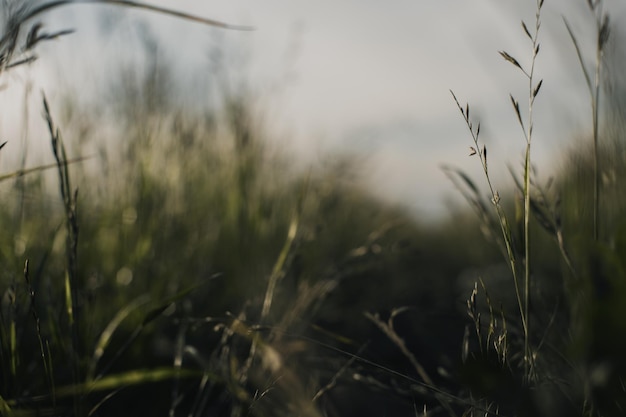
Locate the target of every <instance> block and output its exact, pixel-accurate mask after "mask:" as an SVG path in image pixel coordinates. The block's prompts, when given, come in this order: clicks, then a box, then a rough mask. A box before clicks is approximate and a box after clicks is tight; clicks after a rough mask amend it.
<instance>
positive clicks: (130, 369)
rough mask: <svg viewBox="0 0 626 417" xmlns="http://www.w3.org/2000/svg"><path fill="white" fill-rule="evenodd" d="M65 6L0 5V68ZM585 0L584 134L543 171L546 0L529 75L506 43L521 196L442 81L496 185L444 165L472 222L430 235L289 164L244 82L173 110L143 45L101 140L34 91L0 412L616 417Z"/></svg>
mask: <svg viewBox="0 0 626 417" xmlns="http://www.w3.org/2000/svg"><path fill="white" fill-rule="evenodd" d="M69 3H70V2H65V1H62V2H55V3H49V4H44V5H41V6H38V7H37V8H34V9H28V8H18V9H15V11H14V12H15V15H14V18H13V20H12V22H13V23H12V24H11V25H9V26H8V29H7V33H6V34H5V35H4V36H3V38H2V40H1V41H0V52H1V53H2V54H3V55H2V56H3V57H4V60H3V61H2V65H3V66H2V70H3V71H13V70H14V69H15V68H16V67H18V66H24V65H26V64H27V63H29V62H32V61H33V59H34V58H35V51H36V48H37V44H39V43H40V42H44V41H47V40H49V39H53V38H56V37H60V36H66V35H70V33H71V32H70V31H61V32H58V33H51V34H47V33H44V32H43V27H42V26H40V25H38V24H37V23H36V22H35V21H34V20H33V19H34V18H37V17H38V16H41V15H42V14H44V13H46V12H47V11H48V10H50V9H51V8H54V7H60V6H65V5H69ZM111 3H114V4H116V5H121V6H129V7H139V8H142V9H144V10H150V11H156V12H159V13H166V14H169V15H172V16H174V17H178V18H181V17H182V18H187V19H191V20H194V21H196V22H199V23H204V24H210V25H217V26H218V27H221V28H223V29H228V28H234V27H232V26H229V25H225V24H221V23H217V22H214V21H212V20H207V19H203V18H199V17H196V16H189V15H186V14H184V13H178V12H174V11H171V10H168V9H161V8H155V7H153V6H150V5H144V4H138V3H131V2H111ZM601 3H602V2H600V1H590V2H589V3H588V6H589V10H590V11H591V13H592V15H593V17H594V19H595V22H596V24H597V29H598V30H597V33H596V35H597V42H596V44H597V51H596V63H595V78H594V79H593V80H592V79H591V77H590V75H589V74H590V72H589V70H588V69H587V68H586V67H585V66H584V62H586V61H585V57H584V53H583V50H582V49H581V48H580V47H579V43H578V39H577V37H576V35H575V33H574V31H573V30H572V28H571V27H570V25H569V24H568V23H565V25H566V30H568V31H569V33H570V36H571V39H572V53H573V54H577V56H578V58H579V60H580V62H581V65H582V68H583V75H584V77H585V82H586V83H587V86H588V87H589V91H590V99H591V108H592V116H591V126H592V129H591V133H590V139H589V145H588V146H587V145H577V146H573V147H572V150H571V151H570V153H569V154H568V155H567V158H568V159H564V161H565V163H564V168H563V169H562V171H561V172H557V174H556V177H555V178H554V179H553V180H551V181H548V182H547V183H546V184H547V185H543V183H541V182H540V179H539V178H538V177H537V176H536V174H535V170H534V168H533V159H532V153H531V149H532V148H531V145H532V143H533V125H534V123H533V108H534V103H535V100H536V99H537V98H540V97H541V96H540V95H539V92H540V90H541V86H542V85H543V80H539V81H537V77H536V70H535V64H536V63H537V64H540V60H538V58H539V57H540V55H539V51H540V48H539V45H540V36H539V35H540V27H541V19H540V17H541V11H542V6H543V1H541V0H539V1H537V3H536V10H535V12H536V16H535V17H536V19H535V22H534V25H530V26H529V25H528V24H526V23H525V22H522V31H521V35H522V36H525V37H527V38H528V40H529V46H530V47H529V57H528V60H526V61H524V62H529V64H528V66H525V65H522V64H521V62H522V60H518V59H517V57H513V56H512V55H510V54H509V53H507V52H505V51H502V52H500V55H501V56H502V57H503V58H504V59H505V60H506V61H507V62H508V63H509V64H511V65H513V67H514V68H516V69H517V70H518V71H521V74H522V75H523V77H524V79H525V82H527V83H528V97H527V99H528V100H527V102H528V106H527V108H525V109H523V108H522V106H520V102H519V101H518V100H517V98H514V97H513V96H510V99H511V103H512V107H513V112H514V115H515V116H516V118H517V121H518V123H519V125H520V127H521V130H522V136H523V139H524V141H523V142H522V145H523V146H524V150H525V151H524V162H523V164H522V166H523V170H522V172H521V174H519V173H516V172H515V171H514V170H511V171H512V175H513V176H514V179H515V183H516V188H517V189H515V190H505V191H502V192H500V191H498V190H497V189H496V188H495V186H494V185H493V183H492V179H491V171H490V167H493V166H494V164H497V163H499V161H495V160H493V159H492V157H490V158H489V159H488V153H487V148H486V146H485V145H484V143H483V142H482V140H481V136H480V123H479V122H477V121H475V120H474V117H473V115H472V114H471V113H470V106H469V105H462V104H461V102H460V101H459V100H458V99H457V97H456V96H455V95H454V93H453V100H454V104H456V106H457V107H458V109H459V110H460V112H461V116H462V119H463V122H464V123H465V125H466V127H467V129H468V130H469V133H470V136H471V139H472V142H471V143H470V145H471V148H470V153H471V154H472V155H471V156H472V157H474V158H478V160H479V163H480V164H481V166H482V168H483V172H484V179H485V182H486V184H485V185H486V187H487V190H488V196H489V197H488V198H485V197H484V196H483V191H482V187H480V186H479V185H478V183H477V182H475V181H474V180H473V179H472V178H470V177H468V176H467V175H466V174H465V173H464V172H463V170H462V169H458V168H454V167H446V168H445V170H446V173H447V174H448V175H449V177H450V178H451V179H452V180H453V181H454V184H455V185H457V186H458V187H459V189H460V190H461V192H462V193H463V195H464V196H465V197H466V199H467V200H468V202H469V203H470V205H471V208H472V209H473V211H474V212H475V213H476V214H478V221H476V220H475V219H474V218H473V217H472V216H471V213H470V211H469V210H461V209H459V211H457V212H456V213H455V214H454V216H453V217H452V218H450V219H444V220H442V221H441V223H439V224H435V225H432V224H428V225H427V224H424V223H422V222H420V220H419V219H417V220H416V219H415V218H413V217H411V216H410V215H409V214H407V213H406V212H405V211H404V210H403V209H402V208H398V207H391V206H389V205H386V204H385V203H382V202H380V201H378V200H377V199H376V198H374V197H372V196H371V195H369V194H368V192H367V191H365V190H363V189H362V188H360V187H359V186H358V185H355V184H354V181H352V178H351V176H350V175H352V172H358V169H359V167H358V166H355V165H353V164H354V163H353V162H352V161H351V160H350V159H340V160H338V161H337V163H336V164H335V165H334V166H333V165H332V164H331V166H325V167H322V168H319V167H311V168H310V169H305V170H302V169H297V168H296V167H294V166H293V165H294V161H292V160H291V158H290V157H289V155H286V154H284V153H281V152H278V151H276V150H273V149H272V148H271V145H270V142H269V141H267V140H266V136H267V135H269V134H271V132H267V131H266V128H265V127H264V124H263V117H264V113H263V109H262V107H259V106H257V105H258V103H259V101H258V100H256V101H254V102H253V101H252V100H250V99H249V97H251V96H253V95H254V94H253V92H252V91H250V90H246V89H244V88H241V89H239V90H238V89H237V88H233V86H232V85H229V86H227V87H224V88H223V91H224V94H223V96H222V98H221V99H220V101H218V102H215V103H211V105H210V106H207V108H202V109H198V108H195V109H191V108H188V107H185V106H184V105H182V106H174V105H173V104H172V103H173V102H174V101H173V100H170V99H169V97H170V96H172V95H174V94H175V91H172V90H170V89H168V86H171V85H175V83H173V82H172V81H173V78H172V77H175V75H174V74H173V73H172V72H171V71H170V70H169V68H168V67H167V65H165V64H164V63H163V62H164V61H163V60H157V59H156V57H152V58H154V59H153V62H154V67H153V68H152V70H151V71H150V72H148V73H146V74H144V75H143V76H135V75H136V74H134V73H133V72H132V70H131V69H128V68H126V69H122V70H121V72H120V76H118V77H114V79H113V80H112V81H110V83H111V84H110V85H108V86H107V90H108V91H110V92H112V93H111V94H112V95H114V97H115V100H112V103H111V104H110V106H112V107H111V112H110V113H111V114H114V115H115V117H116V122H117V125H118V126H120V127H121V128H120V131H119V132H117V134H118V138H116V139H111V138H109V139H110V140H112V146H110V147H108V148H106V149H104V148H103V147H98V146H97V145H98V143H99V141H101V140H102V138H99V137H98V136H97V132H98V126H103V125H104V124H105V123H107V122H108V121H107V119H106V117H107V116H106V114H107V112H102V111H101V108H100V109H94V108H90V107H89V106H86V105H81V106H78V105H77V104H76V102H77V100H76V99H75V98H73V94H77V93H76V92H73V91H67V97H65V98H63V99H61V100H59V99H57V100H48V99H47V98H45V96H44V97H43V98H42V100H41V108H42V109H43V115H44V119H43V120H42V123H44V124H45V125H46V126H47V128H48V133H49V136H50V144H51V157H52V158H53V159H54V163H52V164H46V165H41V166H38V167H34V168H25V167H22V169H20V170H18V171H15V172H12V173H8V174H6V175H4V176H2V177H0V178H2V179H3V181H4V182H3V184H2V185H3V186H4V187H5V190H7V193H6V196H7V198H5V204H4V205H3V206H2V207H0V223H1V224H3V225H4V233H3V235H2V236H0V260H1V263H0V265H2V267H1V268H0V285H2V286H3V288H4V289H5V291H4V294H3V297H2V300H1V304H0V307H1V308H0V414H2V415H7V416H35V415H51V416H57V415H59V416H60V415H74V416H98V415H103V416H106V415H137V414H144V415H169V416H179V415H188V416H200V415H230V416H282V415H285V416H287V415H300V416H351V415H359V416H362V415H410V416H418V415H419V416H422V415H423V416H426V415H428V416H439V415H446V416H474V415H476V416H477V415H481V416H483V415H491V416H561V415H562V416H570V415H580V416H594V417H595V416H598V417H599V416H613V415H622V414H623V407H625V406H626V405H625V404H624V402H623V398H625V397H626V392H625V390H624V384H623V379H624V375H626V361H625V360H624V358H623V352H624V349H626V338H625V337H623V336H621V335H624V334H626V321H625V320H624V319H623V317H624V313H625V312H624V311H623V310H624V307H623V300H624V297H626V284H625V283H626V262H625V261H624V259H626V224H625V223H624V222H623V221H622V220H620V219H621V217H620V216H621V213H622V212H623V208H624V206H625V205H626V204H625V203H626V201H625V200H624V197H623V191H622V189H621V187H620V186H619V184H620V180H621V178H623V177H624V169H623V158H624V152H623V145H621V141H620V139H619V137H618V138H617V139H616V140H614V141H613V142H609V141H606V140H603V139H602V133H603V132H608V131H612V130H611V129H609V127H606V128H603V126H602V124H601V123H600V122H601V120H603V119H602V117H601V116H602V112H601V108H600V105H599V104H600V103H601V102H603V101H602V100H601V94H602V93H605V94H606V93H607V92H605V91H603V89H602V84H601V82H600V81H601V79H602V74H603V73H604V72H603V71H602V68H603V62H604V61H603V54H604V52H605V51H606V50H607V45H608V44H609V43H608V42H610V41H611V40H612V38H609V37H608V35H609V23H608V22H609V20H608V18H607V17H606V15H605V14H603V12H602V4H601ZM239 29H241V28H239ZM21 31H24V34H25V35H26V36H25V37H20V36H18V35H19V33H20V32H21ZM72 36H74V35H72ZM20 42H24V45H20V44H19V43H20ZM148 43H149V42H148ZM22 46H23V47H22ZM124 71H126V72H124ZM545 82H546V83H549V82H550V80H546V81H545ZM218 87H219V86H218ZM541 91H543V90H541ZM142 102H146V103H150V106H148V107H144V106H141V105H140V103H142ZM63 105H65V106H67V108H63V107H62V106H63ZM59 114H61V115H72V117H71V118H64V117H63V116H61V117H59V116H58V115H59ZM76 121H80V123H77V122H76ZM85 126H88V127H89V128H87V129H85ZM94 144H96V146H95V147H96V149H98V148H100V149H101V151H100V152H99V155H98V157H97V158H96V157H87V156H86V155H88V154H90V153H89V152H87V150H86V149H88V148H89V147H90V146H91V147H93V146H92V145H94ZM2 146H4V145H2ZM24 160H25V159H24ZM94 167H95V168H94ZM365 168H367V167H365ZM52 169H54V170H56V172H55V173H54V174H55V176H54V181H55V182H54V184H55V188H56V191H55V192H54V194H52V193H51V191H50V189H49V187H48V185H47V181H48V180H50V179H51V178H48V177H46V175H47V174H46V172H47V171H51V170H52ZM352 170H354V171H352ZM164 172H167V175H164V174H163V173H164ZM50 173H51V172H50ZM603 179H604V180H603ZM13 181H15V183H13ZM78 190H80V192H79V191H78ZM515 193H518V194H519V195H521V197H519V198H517V199H515V198H510V197H509V196H510V195H515ZM51 195H53V196H54V197H49V196H51ZM15 196H17V197H18V198H16V197H15ZM511 213H515V215H511ZM501 266H502V267H501ZM503 278H505V279H503ZM468 297H469V298H468Z"/></svg>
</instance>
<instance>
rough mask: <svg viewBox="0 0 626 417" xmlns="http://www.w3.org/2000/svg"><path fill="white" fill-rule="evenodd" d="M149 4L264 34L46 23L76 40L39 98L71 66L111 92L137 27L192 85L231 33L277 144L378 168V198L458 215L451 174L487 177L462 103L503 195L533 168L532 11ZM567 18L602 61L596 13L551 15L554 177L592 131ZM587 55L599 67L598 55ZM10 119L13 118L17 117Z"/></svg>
mask: <svg viewBox="0 0 626 417" xmlns="http://www.w3.org/2000/svg"><path fill="white" fill-rule="evenodd" d="M148 2H150V3H153V4H158V5H161V6H164V7H170V8H175V9H177V10H181V11H186V12H190V13H194V14H197V15H201V16H204V17H208V18H213V19H216V20H220V21H224V22H227V23H232V24H242V25H251V26H254V28H255V30H254V31H250V32H235V31H217V30H216V29H209V28H206V27H203V26H201V25H197V24H193V23H190V22H187V21H181V20H177V19H175V18H171V17H166V16H160V15H155V14H151V13H146V12H141V11H137V10H132V11H128V10H127V11H125V17H124V18H122V17H121V15H115V14H114V15H110V16H113V19H114V20H115V19H117V18H119V19H120V20H119V21H116V22H113V23H114V24H113V25H112V26H111V27H110V30H111V31H112V33H110V34H106V36H104V39H99V38H97V36H98V33H101V32H99V30H98V28H97V27H98V26H99V25H97V24H95V23H94V19H93V17H94V16H98V15H101V13H102V11H103V10H104V9H105V8H103V7H101V6H94V5H81V6H69V7H65V8H63V9H59V10H58V11H54V12H51V13H50V14H49V15H48V16H47V18H46V28H47V29H48V30H51V31H52V30H58V29H65V28H67V27H68V26H69V27H72V28H74V29H76V31H77V33H76V34H74V35H70V36H67V37H63V38H62V39H59V40H58V41H56V42H53V43H51V44H48V45H46V46H45V47H44V48H45V49H44V50H43V51H42V53H41V59H40V60H39V61H38V62H37V63H36V64H34V65H33V66H32V67H31V68H30V69H29V71H31V72H32V73H35V74H37V75H36V77H35V79H36V83H39V84H38V86H39V87H45V88H46V89H53V88H54V87H53V86H51V85H49V84H50V82H51V81H50V80H54V79H55V78H56V77H57V76H58V72H59V70H58V62H59V61H63V62H64V64H62V66H61V67H62V68H63V70H62V71H61V72H62V73H63V74H64V76H65V77H66V80H65V82H69V81H68V80H71V81H72V82H74V83H96V84H97V83H98V82H102V83H105V82H106V80H104V79H101V78H104V74H105V73H106V70H107V68H112V67H111V66H110V65H111V60H115V59H116V58H115V57H119V56H122V55H124V54H131V55H132V53H133V48H140V47H141V42H140V41H139V40H138V39H135V38H133V36H134V34H136V32H135V31H134V29H133V27H134V26H135V25H136V24H137V22H138V21H139V20H142V19H147V21H149V22H150V23H151V25H153V27H154V31H155V32H156V33H158V34H159V36H160V39H161V41H162V48H163V54H164V55H165V56H170V57H171V58H170V59H173V60H175V61H176V65H177V66H178V67H179V68H181V71H182V72H183V73H184V75H182V76H183V77H185V76H188V77H190V78H191V77H192V75H193V74H197V72H199V71H201V70H202V68H203V67H207V62H208V59H207V51H208V49H209V46H210V45H211V44H212V42H213V43H214V42H215V35H216V33H218V32H219V35H218V36H219V39H220V41H221V42H223V44H224V45H226V46H229V47H231V48H234V49H235V50H236V51H238V52H237V53H234V55H239V56H242V57H245V58H243V59H241V60H240V61H237V60H234V62H238V63H239V64H241V66H242V68H234V69H233V70H235V71H240V73H241V74H246V76H248V77H249V79H250V81H251V84H252V86H253V87H255V88H258V89H260V90H261V91H265V92H266V93H267V96H268V103H269V107H270V108H271V109H272V111H271V119H272V120H271V123H272V125H273V126H274V128H276V129H277V131H279V132H281V133H280V134H277V137H280V138H281V139H280V140H283V141H288V145H289V146H290V147H291V148H292V149H293V152H295V153H297V154H298V155H299V156H301V157H302V158H303V160H304V161H306V162H311V161H314V160H315V159H316V158H320V157H322V156H323V155H324V154H325V152H329V151H336V150H353V151H357V152H359V153H361V154H365V155H367V157H368V166H369V167H370V168H371V169H369V171H370V172H369V175H370V178H369V179H368V181H369V183H370V184H372V187H373V189H374V190H375V192H376V193H378V194H380V195H382V196H384V197H387V198H391V199H393V200H395V201H400V202H402V203H404V204H407V205H409V206H410V207H412V208H414V209H415V210H416V211H418V212H427V213H434V212H438V211H441V210H445V207H444V203H443V202H444V196H454V195H456V192H455V190H454V188H453V186H452V184H451V183H450V182H449V181H448V180H447V179H446V178H445V176H444V175H443V173H442V171H441V170H440V168H439V166H440V164H442V163H447V164H452V165H456V166H458V167H460V168H463V169H466V170H467V171H468V172H470V173H473V174H475V175H479V172H480V171H479V169H478V168H479V166H478V161H477V160H475V159H472V158H469V157H468V149H469V146H470V145H471V144H472V143H471V137H470V136H469V134H468V133H467V130H466V128H465V126H464V123H463V120H462V118H461V116H460V114H459V112H458V110H457V109H456V107H455V104H454V101H453V100H452V97H451V95H450V93H449V90H450V89H452V90H454V92H455V93H456V94H457V96H458V98H459V99H460V100H461V101H463V102H465V101H469V102H470V106H471V107H472V113H473V114H474V115H476V116H479V117H480V120H481V121H482V129H481V130H482V133H481V136H482V138H483V140H484V141H485V142H486V143H487V145H488V147H489V151H490V152H489V154H490V160H491V161H492V163H491V167H492V169H493V170H498V171H496V173H499V174H501V175H499V176H498V179H499V180H500V181H497V182H500V183H501V184H502V187H503V188H505V187H506V184H507V182H506V181H505V179H504V178H505V177H506V176H507V175H508V174H505V173H506V164H507V163H510V164H513V165H515V166H517V163H518V161H520V160H521V159H520V158H521V155H522V152H523V149H524V140H523V137H522V135H521V130H520V128H519V126H518V124H517V121H516V117H515V114H514V113H513V111H512V109H511V105H510V101H509V93H510V92H511V93H513V94H514V95H515V96H516V97H517V98H518V99H519V101H520V103H525V102H526V100H527V88H528V87H527V82H526V79H525V78H523V76H522V75H521V73H520V72H519V71H517V70H516V69H515V68H514V67H513V66H512V65H510V64H508V63H507V62H505V61H504V60H503V59H502V58H501V57H500V55H499V54H498V51H499V50H506V51H507V52H509V53H510V54H511V55H514V56H515V57H516V58H518V59H519V61H520V62H522V63H527V62H528V58H529V56H530V45H529V43H528V40H527V38H526V37H525V35H524V33H523V31H522V28H521V25H520V21H521V20H522V19H523V20H524V21H525V22H526V23H527V25H528V27H529V28H531V30H532V28H533V27H534V17H535V5H536V4H535V1H533V0H526V1H521V0H472V1H469V0H435V1H424V0H393V1H384V2H383V1H380V0H343V1H330V0H319V1H303V0H267V1H259V0H247V1H244V0H238V1H234V0H228V1H226V0H217V1H200V0H196V1H193V0H184V1H182V0H179V1H175V2H174V1H165V0H161V1H154V2H152V1H148ZM605 3H607V4H606V6H607V8H608V9H610V10H611V13H612V20H613V21H614V22H618V21H621V22H624V21H625V20H626V18H625V16H626V14H625V11H624V10H625V7H624V4H625V3H624V2H623V1H619V0H613V1H607V2H605ZM109 9H110V8H109ZM110 16H109V17H110ZM562 16H566V17H567V19H568V20H569V21H570V22H571V23H572V26H573V28H574V29H575V30H576V31H577V33H579V34H580V37H581V39H582V40H583V45H584V46H587V47H591V48H592V47H593V41H592V33H591V31H590V30H591V28H592V27H593V20H592V16H591V14H590V13H589V12H588V11H587V10H586V0H546V1H545V3H544V8H543V11H542V22H543V26H542V29H541V35H540V42H541V46H542V49H541V53H540V55H539V59H538V62H537V67H536V68H537V80H539V79H541V78H543V79H544V83H543V87H542V91H541V94H540V95H539V97H538V99H537V102H536V121H535V133H536V137H535V139H534V140H535V142H534V145H535V148H534V152H535V153H534V157H535V161H536V163H537V165H538V167H539V169H540V171H541V172H546V173H547V172H549V171H550V170H551V168H552V166H553V165H554V164H555V162H554V161H555V160H557V158H556V157H555V155H557V154H558V149H559V148H561V147H562V146H563V144H564V143H567V140H568V139H571V136H572V135H573V134H574V132H577V131H580V130H581V129H582V130H584V129H587V128H588V127H589V126H590V112H589V110H588V106H589V104H588V103H589V102H588V98H587V95H586V94H587V91H586V90H585V86H584V82H583V78H582V73H581V70H580V68H579V66H578V63H577V58H576V55H575V51H574V48H573V46H572V45H571V42H570V41H569V38H568V35H567V32H566V30H565V26H564V24H563V20H562ZM588 52H589V56H590V58H592V53H593V50H592V49H588ZM168 54H170V55H168ZM126 56H128V55H126ZM53 67H54V69H52V68H53ZM98 71H100V73H99V72H98ZM185 71H188V72H185ZM17 77H18V79H20V80H24V79H25V78H27V77H26V76H22V75H20V76H17ZM11 83H12V84H13V83H14V81H12V82H11ZM12 88H13V87H12ZM5 93H6V94H7V95H8V94H11V92H10V91H9V92H5ZM0 106H2V108H3V109H5V110H6V103H2V104H0ZM14 110H15V109H14ZM9 112H10V111H9ZM5 113H6V114H9V113H7V112H6V111H5ZM35 114H36V115H37V114H38V113H35ZM6 117H13V118H15V115H13V116H5V117H4V119H5V121H4V122H3V126H6V125H7V124H9V123H8V122H7V121H6ZM477 180H478V182H479V183H480V180H482V178H480V177H478V178H477Z"/></svg>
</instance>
